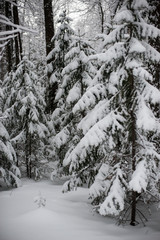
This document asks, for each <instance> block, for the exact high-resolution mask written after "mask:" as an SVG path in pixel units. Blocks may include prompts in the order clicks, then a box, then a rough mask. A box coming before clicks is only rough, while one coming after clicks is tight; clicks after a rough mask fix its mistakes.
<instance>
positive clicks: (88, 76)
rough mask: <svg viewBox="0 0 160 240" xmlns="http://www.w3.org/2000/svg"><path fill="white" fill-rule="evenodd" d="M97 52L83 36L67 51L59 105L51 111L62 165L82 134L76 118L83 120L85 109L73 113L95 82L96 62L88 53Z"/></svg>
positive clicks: (57, 96) (76, 38) (55, 141)
mask: <svg viewBox="0 0 160 240" xmlns="http://www.w3.org/2000/svg"><path fill="white" fill-rule="evenodd" d="M94 53H95V51H94V50H93V48H92V47H91V45H90V44H89V42H87V41H85V40H83V39H82V37H81V36H77V37H76V36H75V37H74V40H73V42H72V44H71V45H70V47H69V50H68V52H67V53H66V55H65V62H66V66H65V67H64V69H63V71H62V84H61V85H60V87H59V89H58V91H57V95H56V99H57V102H58V105H57V107H58V108H57V109H56V110H55V112H54V113H53V115H52V117H53V118H52V119H53V123H54V128H55V129H56V130H57V134H56V135H55V136H54V137H53V141H52V143H53V144H54V146H55V149H56V151H57V150H58V154H57V155H59V163H60V164H59V165H60V166H62V159H63V158H64V155H65V154H68V153H69V152H70V151H71V150H72V149H73V148H74V146H75V144H76V143H77V141H79V138H80V136H79V135H81V133H80V132H79V131H77V121H80V119H81V118H82V116H83V115H84V114H85V113H81V114H77V115H75V116H74V117H73V113H72V110H73V108H74V106H75V104H76V103H77V102H78V100H79V99H80V98H81V97H82V95H83V94H84V92H85V91H86V89H87V88H88V87H89V86H90V85H91V84H92V79H93V77H94V76H95V74H96V68H95V66H94V65H93V64H92V63H91V62H90V61H89V56H90V55H91V54H94ZM62 149H63V152H62V151H61V150H62ZM60 152H61V154H59V153H60ZM66 152H67V153H66Z"/></svg>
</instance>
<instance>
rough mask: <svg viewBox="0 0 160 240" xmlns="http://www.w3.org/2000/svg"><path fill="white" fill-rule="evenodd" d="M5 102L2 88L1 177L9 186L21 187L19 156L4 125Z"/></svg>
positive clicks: (0, 124) (0, 93)
mask: <svg viewBox="0 0 160 240" xmlns="http://www.w3.org/2000/svg"><path fill="white" fill-rule="evenodd" d="M2 102H3V92H2V89H1V88H0V177H1V178H3V180H4V182H5V183H6V184H7V186H14V187H19V186H20V185H21V181H20V179H19V178H20V177H21V174H20V171H19V168H18V167H17V166H16V164H17V158H16V153H15V151H14V148H13V146H12V144H11V141H10V137H9V134H8V132H7V130H6V128H5V127H4V125H3V121H5V120H6V119H5V116H4V115H3V114H2V111H1V103H2Z"/></svg>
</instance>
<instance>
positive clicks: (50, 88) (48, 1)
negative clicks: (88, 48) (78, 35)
mask: <svg viewBox="0 0 160 240" xmlns="http://www.w3.org/2000/svg"><path fill="white" fill-rule="evenodd" d="M43 1H44V2H43V3H44V17H45V37H46V54H47V55H48V54H49V52H50V51H51V50H52V48H53V47H54V43H51V39H52V37H53V36H54V20H53V10H52V0H43ZM52 60H53V59H52ZM50 76H51V73H48V85H47V87H46V89H47V90H46V103H47V107H46V112H47V113H52V112H53V110H54V109H55V108H56V103H55V95H56V91H57V88H58V84H57V83H54V84H51V83H50V82H49V78H50Z"/></svg>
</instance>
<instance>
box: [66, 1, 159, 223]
mask: <svg viewBox="0 0 160 240" xmlns="http://www.w3.org/2000/svg"><path fill="white" fill-rule="evenodd" d="M147 9H148V3H147V1H146V0H143V1H142V0H141V1H140V0H126V1H123V2H122V4H121V7H120V8H119V9H117V12H116V14H115V17H114V24H115V25H114V30H113V31H112V32H111V33H110V34H109V35H107V36H106V38H105V40H104V49H103V52H102V53H100V54H97V55H96V56H94V57H92V59H94V58H95V59H97V58H98V60H99V62H100V63H101V67H100V69H99V70H98V72H97V75H96V77H95V79H94V81H93V82H94V84H95V85H94V86H93V87H90V88H89V89H87V91H86V92H85V93H84V95H83V96H82V98H81V99H80V100H79V101H78V102H77V104H76V105H75V106H74V108H73V113H74V114H75V113H77V112H82V111H84V110H85V109H89V111H88V113H87V115H86V116H85V117H84V118H83V119H82V120H81V121H80V123H79V124H78V128H79V129H82V131H83V133H84V137H83V138H82V139H81V140H80V142H79V143H78V144H77V145H76V147H75V148H74V149H73V151H72V152H71V153H70V154H68V155H66V157H65V159H64V162H63V164H64V166H69V170H70V173H74V172H79V173H81V171H82V169H84V166H85V167H86V169H87V166H88V156H92V151H93V149H97V150H98V151H99V152H100V155H99V158H97V159H95V160H94V161H92V163H91V164H94V166H96V162H98V161H99V162H101V164H100V165H101V167H100V169H99V173H98V175H97V177H96V178H95V182H94V184H93V185H92V186H91V188H90V196H91V198H92V199H93V201H96V203H98V211H99V213H100V214H101V215H115V216H117V215H119V214H120V213H121V212H122V211H123V210H124V214H125V216H124V218H125V217H126V213H127V215H128V212H129V211H130V210H131V219H130V224H131V225H136V223H137V220H136V217H139V218H140V219H142V220H143V217H144V215H143V213H142V212H140V210H139V209H138V207H137V205H138V200H143V201H144V202H148V201H149V199H150V198H151V196H153V197H154V198H156V197H157V196H159V192H158V181H159V179H158V175H159V174H158V166H159V160H160V156H159V154H158V152H157V148H156V143H155V141H156V138H155V137H154V136H155V134H156V135H158V134H159V132H160V125H159V121H158V119H157V118H156V116H155V112H154V111H153V110H152V109H153V108H152V106H153V105H155V104H157V103H159V102H160V92H159V90H158V89H157V88H156V86H154V85H153V79H154V76H152V74H151V72H150V68H148V61H149V62H150V65H152V64H154V63H155V62H158V61H159V60H160V54H159V53H158V52H157V51H156V50H155V49H154V48H153V47H152V46H150V44H149V43H148V39H149V38H156V37H157V36H159V35H160V31H159V30H158V29H157V28H155V27H154V26H152V25H149V24H147V23H146V22H145V20H144V19H143V17H142V16H143V14H144V12H145V11H147ZM142 13H143V14H142ZM100 86H101V87H100ZM74 182H75V181H72V184H73V185H74ZM65 187H67V184H66V185H65ZM124 218H123V219H122V220H124Z"/></svg>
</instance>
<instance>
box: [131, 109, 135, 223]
mask: <svg viewBox="0 0 160 240" xmlns="http://www.w3.org/2000/svg"><path fill="white" fill-rule="evenodd" d="M131 121H132V123H131V125H132V126H131V131H132V132H131V142H132V172H134V171H135V170H136V159H135V155H136V119H135V115H134V112H133V111H131ZM136 198H137V193H136V192H135V191H132V208H131V222H130V225H132V226H135V225H136Z"/></svg>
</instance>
